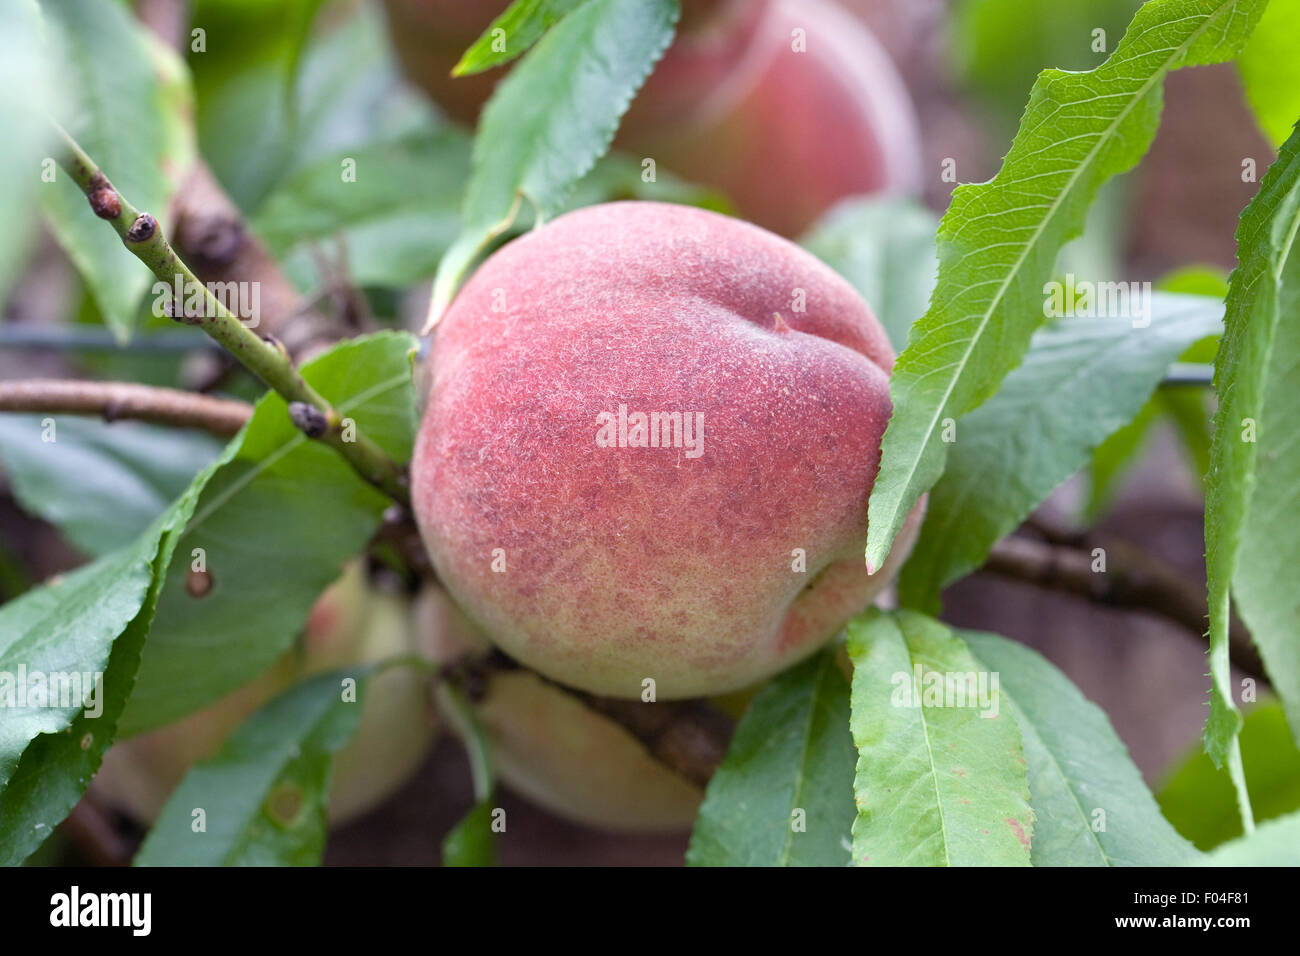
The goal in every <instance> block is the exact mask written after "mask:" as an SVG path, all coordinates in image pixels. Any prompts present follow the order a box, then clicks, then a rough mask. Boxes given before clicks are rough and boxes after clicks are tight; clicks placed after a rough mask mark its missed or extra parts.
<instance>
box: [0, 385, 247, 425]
mask: <svg viewBox="0 0 1300 956" xmlns="http://www.w3.org/2000/svg"><path fill="white" fill-rule="evenodd" d="M0 411H3V412H55V413H66V414H73V415H99V416H102V417H103V418H104V419H105V420H106V421H110V422H111V421H117V420H118V419H124V418H129V419H135V420H137V421H143V422H154V423H156V424H159V425H173V426H178V427H181V428H201V429H203V430H204V431H206V432H210V433H211V434H213V435H216V436H217V437H219V438H229V437H230V436H232V435H234V434H235V433H236V432H237V431H239V429H241V428H242V427H243V426H244V423H245V422H246V421H248V419H249V418H250V417H251V416H252V414H253V406H252V405H249V404H248V403H247V402H239V401H234V400H231V399H225V398H213V397H212V396H210V395H196V394H194V393H193V392H183V391H181V390H179V389H174V388H156V387H154V386H151V385H136V384H134V383H130V382H83V381H76V380H68V379H43V378H37V379H23V380H20V381H16V382H0Z"/></svg>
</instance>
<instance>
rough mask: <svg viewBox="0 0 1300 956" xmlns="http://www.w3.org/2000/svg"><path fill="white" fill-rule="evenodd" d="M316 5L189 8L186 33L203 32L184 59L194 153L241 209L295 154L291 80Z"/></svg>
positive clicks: (208, 0) (292, 1) (208, 3)
mask: <svg viewBox="0 0 1300 956" xmlns="http://www.w3.org/2000/svg"><path fill="white" fill-rule="evenodd" d="M320 5H321V0H283V2H280V3H249V2H247V0H198V2H196V3H195V4H194V11H193V16H192V18H191V21H192V26H193V27H194V28H196V29H201V30H203V31H204V33H203V44H204V46H203V49H202V50H197V49H191V51H190V57H189V64H190V69H191V70H193V72H194V90H195V95H196V99H197V101H198V114H197V125H198V139H199V149H200V152H201V153H202V154H203V157H204V159H205V160H206V161H207V162H208V164H209V165H210V166H211V167H212V169H213V171H214V172H215V173H216V175H217V178H218V179H219V180H220V181H221V183H222V185H223V186H224V187H225V188H226V190H227V191H228V192H229V193H230V195H231V198H233V199H234V200H235V202H236V203H237V204H238V205H239V206H240V207H241V208H243V209H246V210H247V209H252V208H254V207H255V206H256V205H257V203H258V201H259V200H260V199H261V198H262V196H264V195H265V194H266V192H267V191H268V190H269V189H270V187H271V186H272V184H274V183H275V181H276V180H277V179H278V178H279V177H280V176H281V175H282V174H283V172H284V171H285V169H286V168H287V166H288V165H289V163H290V161H291V159H292V158H293V157H294V156H295V155H296V154H297V145H298V138H299V129H298V126H299V117H298V113H297V103H296V100H295V83H294V80H295V77H296V74H297V67H298V64H299V61H300V57H301V54H302V51H303V46H304V44H305V43H306V41H307V38H308V36H309V29H310V26H311V22H312V20H313V18H314V17H315V15H316V11H317V10H318V9H319V8H320ZM191 45H192V44H191ZM91 155H94V153H93V152H92V153H91ZM127 195H128V196H129V195H131V194H130V193H127Z"/></svg>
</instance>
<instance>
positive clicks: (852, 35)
mask: <svg viewBox="0 0 1300 956" xmlns="http://www.w3.org/2000/svg"><path fill="white" fill-rule="evenodd" d="M506 5H507V4H506V3H505V0H501V2H492V3H482V2H480V0H388V9H389V25H390V32H391V34H392V37H393V43H394V46H395V48H396V50H397V52H398V56H399V58H400V60H401V62H402V64H403V68H404V69H405V71H406V73H407V75H408V76H409V77H410V79H411V80H412V82H414V83H415V84H416V85H418V86H420V87H421V88H422V89H424V90H425V92H426V93H428V94H429V96H430V97H431V98H432V99H433V100H434V101H435V102H437V103H438V104H439V105H441V106H442V107H443V108H444V109H445V110H446V111H447V112H448V113H449V114H450V115H452V116H453V117H454V118H456V119H459V120H461V121H464V122H473V121H474V120H475V118H476V117H477V115H478V110H479V107H480V106H481V105H482V103H483V101H484V100H486V99H487V97H488V96H489V95H490V94H491V92H492V88H493V86H494V85H495V83H496V80H497V79H498V78H499V77H500V75H502V71H501V70H493V71H490V72H488V73H484V74H479V75H476V76H472V77H460V78H452V76H451V69H452V67H453V66H454V65H455V64H456V62H457V61H458V60H459V58H460V55H461V53H462V52H463V51H464V50H465V49H466V48H467V47H468V46H469V45H470V44H471V43H472V42H473V41H474V40H475V39H477V37H478V36H479V35H480V34H481V33H482V32H483V30H485V29H486V28H487V27H488V25H489V24H490V23H491V22H492V19H493V18H494V17H495V16H496V15H498V14H499V13H500V12H501V11H502V10H503V9H504V8H505V7H506ZM616 145H617V146H618V147H619V148H621V149H626V150H631V151H634V152H636V153H639V154H640V155H642V156H647V157H651V158H653V159H654V160H655V161H656V163H657V164H659V165H660V166H662V167H663V168H664V169H667V170H670V171H672V172H674V173H677V174H679V175H681V176H684V177H685V178H687V179H691V180H695V181H696V182H699V183H701V184H703V185H707V186H712V187H715V188H717V189H719V190H721V191H722V192H723V193H725V194H726V195H728V196H729V197H730V198H731V199H732V201H733V202H734V203H735V206H736V209H737V211H738V212H739V213H740V214H741V215H742V216H743V217H744V218H746V219H749V220H751V221H752V222H755V223H757V224H758V225H761V226H764V227H765V228H768V229H772V230H773V231H775V232H778V233H780V234H782V235H787V236H790V235H795V234H797V233H799V232H801V231H802V230H804V229H805V228H807V227H808V226H809V225H810V224H811V223H812V222H813V220H814V219H816V218H817V217H818V216H819V215H820V214H821V213H822V212H824V211H825V210H827V209H828V208H830V206H831V205H833V204H834V203H835V202H837V201H838V200H840V199H843V198H845V197H847V196H852V195H857V194H862V193H874V192H881V191H899V190H904V191H910V190H914V189H915V188H917V186H918V183H919V180H920V156H919V153H920V150H919V145H918V134H917V122H916V118H915V116H914V114H913V111H912V106H911V101H910V100H909V98H908V95H907V90H906V88H905V87H904V85H903V82H902V80H901V79H900V78H899V76H898V74H897V71H896V70H895V69H894V67H893V65H892V63H891V62H890V60H889V57H888V55H887V54H886V53H885V52H884V50H883V49H882V48H881V47H880V44H879V43H877V42H876V40H875V38H874V37H873V36H872V34H871V32H870V31H869V30H868V29H867V28H866V27H865V26H864V25H863V24H862V23H860V22H859V21H858V20H857V19H855V18H854V17H853V16H852V15H850V14H848V13H846V12H844V11H843V10H841V9H840V8H839V7H838V6H836V4H835V3H833V2H831V0H684V2H683V5H682V19H681V22H680V24H679V28H678V31H677V39H676V41H675V42H674V44H673V45H672V47H671V48H670V49H669V50H668V52H667V53H666V54H665V55H664V57H663V59H662V60H661V61H660V62H659V64H658V65H657V66H656V68H655V71H654V73H653V74H652V75H651V76H650V78H649V79H648V80H647V81H646V83H645V85H644V87H643V88H642V89H641V91H640V93H639V94H638V95H637V98H636V99H635V100H634V101H633V104H632V107H631V109H630V110H629V112H628V114H627V116H626V117H624V121H623V124H622V127H621V130H620V133H619V138H618V141H617V143H616Z"/></svg>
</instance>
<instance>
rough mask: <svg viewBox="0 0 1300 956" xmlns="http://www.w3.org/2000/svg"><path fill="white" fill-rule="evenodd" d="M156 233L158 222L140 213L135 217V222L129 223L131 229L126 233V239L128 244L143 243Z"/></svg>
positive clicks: (145, 213)
mask: <svg viewBox="0 0 1300 956" xmlns="http://www.w3.org/2000/svg"><path fill="white" fill-rule="evenodd" d="M157 231H158V220H157V219H155V218H154V217H153V216H151V215H149V214H148V213H147V212H142V213H140V215H138V216H136V219H135V222H133V223H131V228H130V229H128V230H127V231H126V238H127V241H128V242H144V241H145V240H147V239H152V238H153V234H154V233H155V232H157Z"/></svg>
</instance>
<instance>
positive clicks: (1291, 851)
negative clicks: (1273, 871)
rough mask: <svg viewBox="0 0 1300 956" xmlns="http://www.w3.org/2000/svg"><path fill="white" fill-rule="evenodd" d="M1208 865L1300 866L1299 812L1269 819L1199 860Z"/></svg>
mask: <svg viewBox="0 0 1300 956" xmlns="http://www.w3.org/2000/svg"><path fill="white" fill-rule="evenodd" d="M1197 862H1199V863H1201V864H1203V865H1206V866H1300V813H1293V814H1291V815H1290V816H1286V817H1280V818H1278V819H1277V820H1270V821H1268V823H1265V824H1264V825H1263V826H1261V827H1259V829H1257V830H1256V831H1255V832H1254V833H1252V834H1251V835H1250V836H1248V837H1242V838H1241V839H1240V840H1233V841H1232V842H1231V843H1225V844H1224V845H1223V846H1221V847H1219V848H1218V849H1217V850H1215V851H1214V852H1213V853H1210V854H1209V855H1207V856H1205V857H1204V858H1202V859H1201V860H1199V861H1197Z"/></svg>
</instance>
